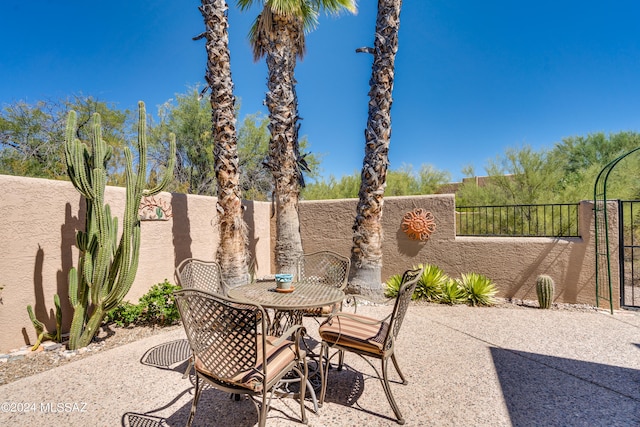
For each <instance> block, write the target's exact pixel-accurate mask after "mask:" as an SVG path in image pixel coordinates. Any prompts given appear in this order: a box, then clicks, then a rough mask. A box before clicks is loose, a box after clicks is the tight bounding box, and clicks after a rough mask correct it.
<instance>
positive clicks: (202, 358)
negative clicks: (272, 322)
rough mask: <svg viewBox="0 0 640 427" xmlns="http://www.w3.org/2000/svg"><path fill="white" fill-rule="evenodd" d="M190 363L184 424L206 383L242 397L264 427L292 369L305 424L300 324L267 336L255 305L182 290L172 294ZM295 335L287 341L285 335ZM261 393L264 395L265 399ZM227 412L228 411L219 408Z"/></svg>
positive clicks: (304, 368) (261, 313)
mask: <svg viewBox="0 0 640 427" xmlns="http://www.w3.org/2000/svg"><path fill="white" fill-rule="evenodd" d="M174 295H175V298H176V303H177V305H178V310H179V311H180V316H181V318H182V324H183V326H184V329H185V332H186V335H187V339H188V340H189V345H190V347H191V351H192V353H193V359H194V361H195V362H194V365H195V393H194V396H193V403H192V405H191V413H190V414H189V420H188V421H187V426H190V425H191V423H192V422H193V418H194V415H195V413H196V407H197V404H198V400H199V399H200V395H201V393H202V388H203V386H204V385H205V383H206V384H208V385H210V386H212V387H213V388H215V389H218V390H221V391H225V392H228V393H231V394H235V395H248V396H249V397H250V398H251V401H252V402H253V403H254V404H255V405H256V409H257V410H258V424H259V425H260V426H264V425H265V422H266V415H267V411H268V409H269V403H268V402H270V401H271V397H272V396H273V391H274V388H275V387H276V386H277V385H278V383H279V382H280V380H281V379H282V378H283V377H284V376H285V375H286V374H287V373H289V372H291V371H292V370H293V371H294V372H295V373H296V374H297V375H298V376H299V377H300V379H301V381H300V393H299V399H300V414H301V421H302V422H303V423H305V424H306V423H307V416H306V413H305V406H304V395H305V391H306V383H307V374H308V371H307V362H306V357H305V352H304V351H302V350H301V349H300V348H299V345H298V342H299V341H300V333H301V331H302V327H301V326H296V327H293V328H291V329H290V330H289V331H287V333H285V334H284V335H283V336H282V337H280V338H278V337H273V336H267V335H266V334H264V333H263V331H266V330H267V323H266V319H267V316H266V314H265V312H264V309H263V308H262V307H261V306H259V305H257V304H250V303H245V302H242V303H241V304H239V303H238V302H237V301H234V300H231V299H229V298H226V297H223V296H221V295H215V294H210V293H207V292H203V291H199V290H195V289H186V290H180V291H176V292H175V293H174ZM291 335H294V336H295V339H293V340H289V339H287V337H290V336H291ZM267 394H270V395H271V397H269V400H267ZM225 409H226V410H229V409H228V408H225Z"/></svg>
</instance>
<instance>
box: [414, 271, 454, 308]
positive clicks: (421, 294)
mask: <svg viewBox="0 0 640 427" xmlns="http://www.w3.org/2000/svg"><path fill="white" fill-rule="evenodd" d="M422 267H423V265H422V264H420V265H419V266H418V268H422ZM448 281H449V276H447V275H446V273H445V272H444V270H442V269H441V268H440V267H437V266H435V265H431V264H426V265H424V271H423V272H422V276H420V279H419V280H418V283H417V284H416V290H415V292H414V293H413V297H412V298H413V299H414V300H417V299H421V300H425V301H430V302H438V301H439V300H440V298H441V296H442V292H441V289H442V287H443V286H444V285H445V284H446V283H447V282H448Z"/></svg>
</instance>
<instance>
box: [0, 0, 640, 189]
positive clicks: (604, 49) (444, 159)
mask: <svg viewBox="0 0 640 427" xmlns="http://www.w3.org/2000/svg"><path fill="white" fill-rule="evenodd" d="M229 3H230V12H229V21H230V25H231V27H230V49H231V62H232V64H231V66H232V75H233V80H234V84H235V95H236V96H237V97H238V98H240V99H241V100H242V110H241V114H242V116H244V115H246V114H252V113H256V112H258V111H262V112H265V113H266V108H265V107H264V106H263V105H262V101H263V99H264V93H265V90H266V77H267V74H266V73H267V71H266V66H265V65H264V61H261V62H259V63H254V62H253V59H252V54H251V49H250V46H249V43H248V41H247V37H246V35H247V32H248V29H249V27H250V25H251V22H252V21H253V19H254V17H255V15H256V14H257V12H258V10H256V9H254V10H252V11H249V12H245V13H240V12H239V11H238V10H236V8H235V3H234V2H233V1H230V2H229ZM199 4H200V3H199V2H198V1H185V0H159V1H156V2H149V1H139V0H138V1H136V0H111V1H108V2H100V3H91V2H86V1H78V0H64V1H63V0H60V1H51V0H33V1H30V2H24V1H23V0H3V2H2V5H1V6H0V38H1V39H2V40H3V43H2V47H1V48H0V105H4V104H7V103H11V102H15V101H17V100H25V101H27V102H35V101H37V100H40V99H45V98H54V99H55V98H61V97H65V96H67V95H70V94H78V93H82V94H84V95H91V96H94V97H96V98H98V99H99V100H102V101H106V102H113V103H115V104H116V105H117V106H118V107H119V108H123V109H124V108H131V109H133V108H135V105H136V102H137V101H138V100H142V101H145V103H146V104H147V110H148V111H149V112H151V113H155V112H157V106H158V105H160V104H162V103H163V102H165V101H167V100H168V99H170V98H173V97H174V95H175V94H176V93H184V92H186V91H187V89H188V87H191V86H195V85H197V84H202V83H203V81H204V70H205V61H206V53H205V50H204V41H202V40H201V41H192V40H191V38H192V37H193V36H195V35H197V34H199V33H200V32H202V30H203V29H204V23H203V20H202V17H201V15H200V12H199V11H198V9H197V7H198V5H199ZM358 6H359V12H358V14H357V15H355V16H353V15H349V14H343V15H341V16H339V17H332V16H328V17H327V16H323V17H322V18H321V21H320V25H319V26H318V28H316V29H315V30H314V31H313V32H311V33H309V34H308V35H307V55H306V57H305V59H304V60H303V61H301V62H299V63H298V66H297V68H296V79H297V82H298V85H297V93H298V99H299V113H300V116H301V117H302V118H303V120H302V122H301V125H302V127H301V130H300V133H301V135H306V136H307V137H308V139H309V142H310V148H311V150H312V151H314V152H316V153H320V154H322V155H323V157H322V165H321V166H322V169H323V175H324V176H325V177H328V176H329V175H334V176H336V177H340V176H342V175H346V174H352V173H354V172H356V171H359V170H360V167H361V165H362V158H363V153H364V151H363V150H364V149H363V146H364V129H365V127H366V120H367V102H368V91H369V77H370V74H371V62H372V58H371V56H370V55H367V54H356V53H355V49H356V48H357V47H361V46H371V45H373V34H374V29H375V16H376V11H377V2H375V1H373V0H360V1H359V4H358ZM639 19H640V3H638V2H637V1H632V0H628V1H627V0H624V1H623V0H611V1H609V2H602V1H593V0H586V1H574V0H565V1H557V0H556V1H550V0H538V1H523V2H513V1H507V0H494V1H483V2H478V1H475V0H460V1H456V2H450V1H443V0H440V1H430V0H407V1H405V2H404V4H403V9H402V14H401V24H400V35H399V51H398V55H397V58H396V77H395V88H394V93H393V97H394V103H393V107H392V111H391V113H392V120H393V123H392V136H391V146H390V154H389V156H390V160H391V168H392V169H397V168H399V167H401V166H402V165H403V164H404V165H407V164H411V165H413V167H414V169H418V168H419V167H420V165H422V164H430V165H432V166H434V167H435V168H437V169H440V170H446V171H449V172H450V173H451V174H452V178H453V180H458V179H459V178H461V177H462V173H461V170H462V168H463V167H465V166H467V165H472V166H474V168H475V170H476V173H477V174H483V173H484V166H485V165H486V164H487V161H488V160H490V159H494V158H495V157H496V156H498V155H501V154H503V153H504V150H505V149H506V148H507V147H520V146H522V145H523V144H528V145H531V146H532V147H534V148H535V149H542V148H551V147H553V145H554V144H555V143H556V142H560V141H561V140H562V138H565V137H569V136H577V135H587V134H589V133H594V132H605V133H613V132H619V131H626V130H632V131H640V84H639V83H640V26H639V25H638V21H639Z"/></svg>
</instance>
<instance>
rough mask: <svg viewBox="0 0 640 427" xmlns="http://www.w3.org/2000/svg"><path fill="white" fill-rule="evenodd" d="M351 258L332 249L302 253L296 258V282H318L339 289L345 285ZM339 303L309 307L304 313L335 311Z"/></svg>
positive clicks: (318, 314)
mask: <svg viewBox="0 0 640 427" xmlns="http://www.w3.org/2000/svg"><path fill="white" fill-rule="evenodd" d="M350 267H351V260H350V259H349V258H347V257H345V256H342V255H340V254H337V253H335V252H332V251H318V252H313V253H309V254H304V255H302V256H301V257H300V259H299V260H298V280H297V281H298V282H309V283H319V284H325V285H329V286H335V287H337V288H338V289H340V290H344V288H346V287H347V279H348V275H349V268H350ZM339 307H340V305H336V306H325V307H319V308H317V309H309V310H306V311H305V314H307V315H310V316H322V315H326V314H329V313H331V312H333V311H336V310H337V309H338V308H339Z"/></svg>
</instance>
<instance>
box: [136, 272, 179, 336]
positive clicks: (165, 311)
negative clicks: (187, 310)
mask: <svg viewBox="0 0 640 427" xmlns="http://www.w3.org/2000/svg"><path fill="white" fill-rule="evenodd" d="M178 289H180V286H178V285H173V284H171V283H169V282H168V281H167V280H166V279H165V281H164V282H163V283H159V284H157V285H153V287H152V288H151V289H150V290H149V292H147V293H146V294H144V295H143V296H142V297H141V298H140V307H141V309H142V310H141V317H142V320H143V322H145V323H150V324H160V325H172V324H174V323H176V322H177V321H178V319H179V318H180V313H179V312H178V306H177V305H176V300H175V298H174V296H173V291H177V290H178Z"/></svg>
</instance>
